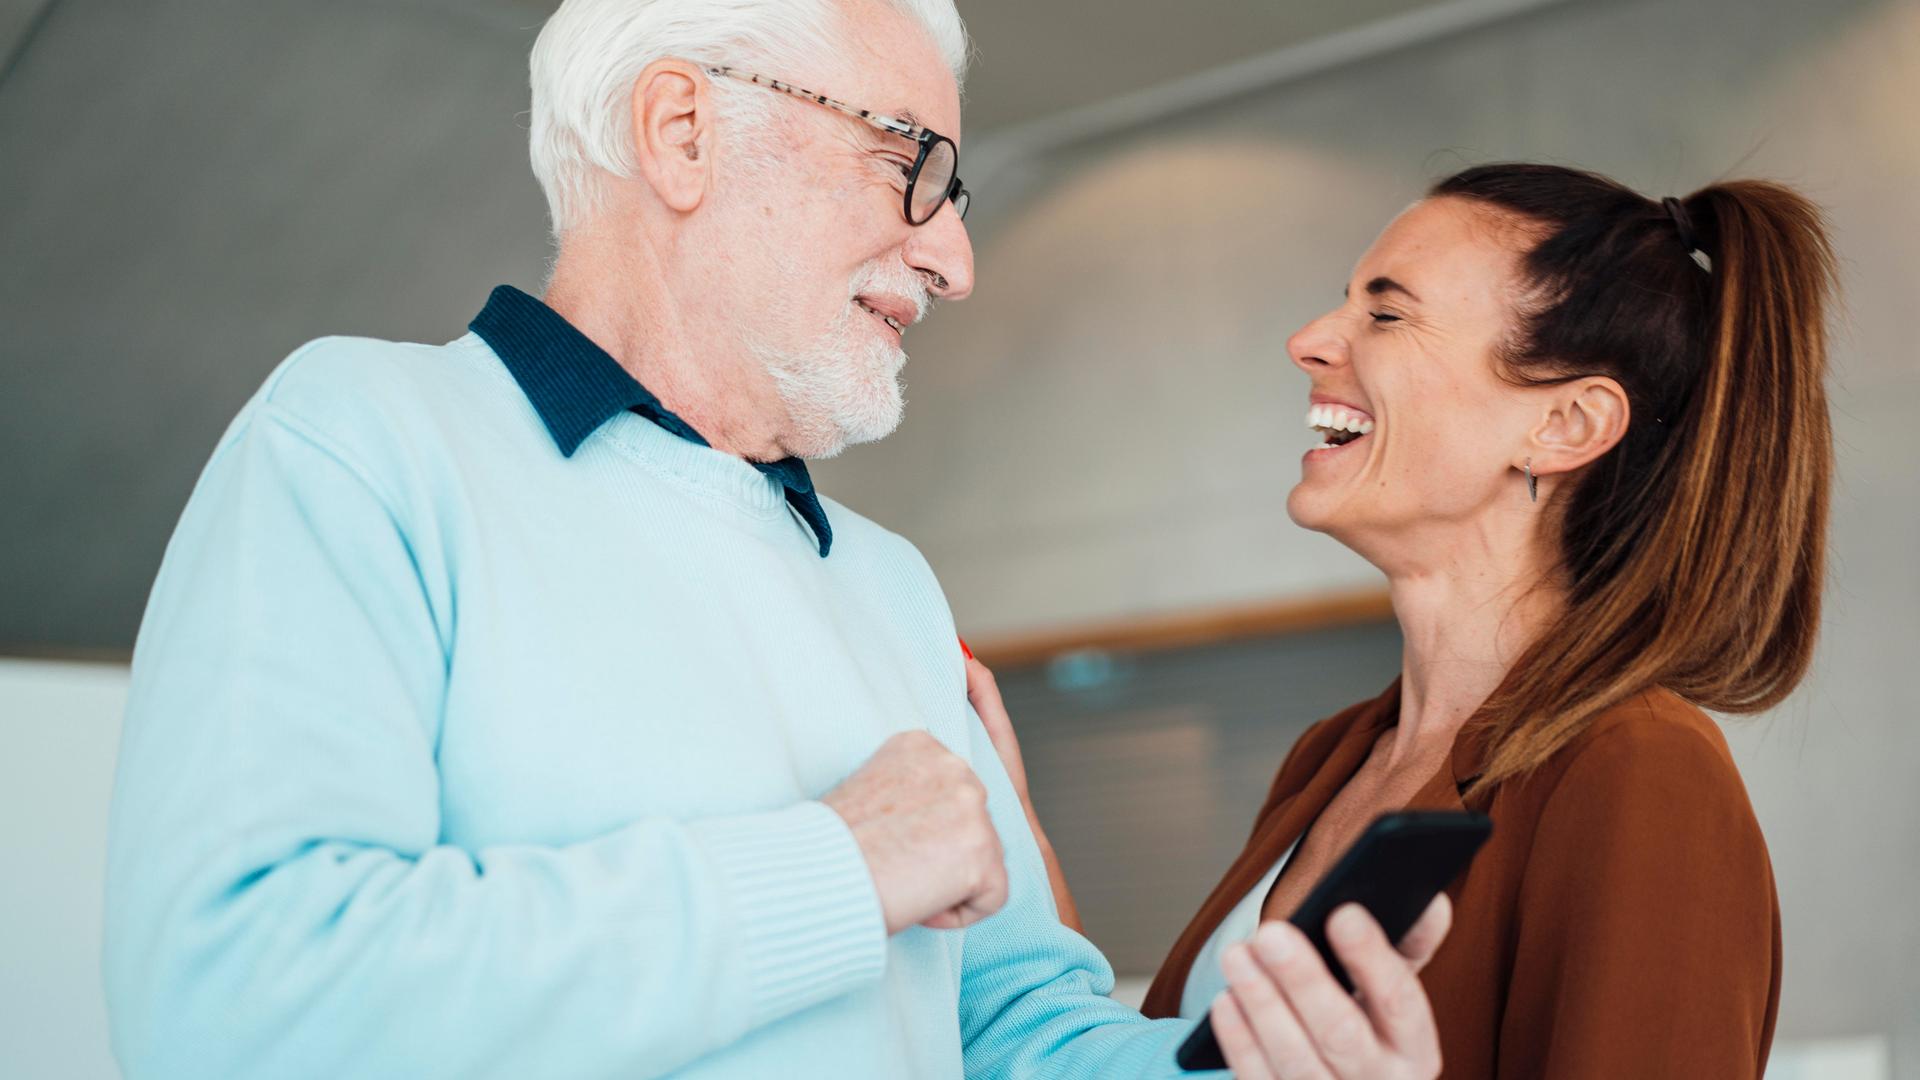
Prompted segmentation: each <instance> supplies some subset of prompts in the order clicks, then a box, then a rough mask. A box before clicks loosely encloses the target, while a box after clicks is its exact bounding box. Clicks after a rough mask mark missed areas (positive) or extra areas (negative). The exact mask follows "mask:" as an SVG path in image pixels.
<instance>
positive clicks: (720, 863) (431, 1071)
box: [105, 334, 1190, 1080]
mask: <svg viewBox="0 0 1920 1080" xmlns="http://www.w3.org/2000/svg"><path fill="white" fill-rule="evenodd" d="M828 512H829V514H830V515H831V518H832V521H833V525H834V529H835V546H834V549H833V553H832V556H831V557H830V558H825V559H823V558H821V557H820V555H819V553H818V551H817V550H816V548H815V547H814V546H813V542H812V538H811V536H810V535H809V534H808V533H807V532H805V530H804V529H803V528H802V527H801V525H800V524H799V522H798V521H797V520H796V519H795V518H794V517H793V515H792V513H791V512H790V511H789V509H788V508H787V505H786V501H785V498H784V496H783V492H782V489H781V488H780V486H779V485H778V484H777V483H776V482H775V481H773V480H771V479H769V478H768V477H767V476H764V475H762V474H761V473H759V472H756V471H755V470H754V469H752V468H751V467H750V466H748V465H747V464H746V463H745V462H742V461H740V460H738V459H736V458H732V457H729V456H727V455H725V454H722V453H720V452H718V451H714V450H711V449H708V448H705V447H701V446H698V445H696V444H694V443H690V442H687V441H684V440H681V439H679V438H676V437H675V436H673V435H670V434H668V433H667V432H665V431H663V430H661V429H660V428H658V427H655V426H654V425H653V424H652V423H649V422H648V421H646V420H644V419H641V418H640V417H638V416H635V415H632V414H630V413H626V414H622V415H620V416H618V417H616V418H615V419H613V420H611V421H609V422H608V423H607V424H606V425H604V426H603V427H601V428H600V429H599V430H598V431H596V432H595V433H594V434H593V435H592V436H590V437H589V438H588V439H587V441H586V442H585V443H584V444H583V445H582V446H581V447H580V448H579V450H578V451H577V453H576V454H575V455H574V456H573V457H572V458H566V457H563V456H562V455H561V454H560V453H559V452H558V451H557V450H556V449H555V447H554V444H553V442H552V441H551V439H550V438H549V436H548V434H547V432H546V431H545V430H544V429H543V427H542V424H541V422H540V420H539V418H538V417H537V416H536V414H535V412H534V411H533V409H532V407H531V406H530V405H529V404H528V402H527V400H526V398H525V396H524V395H523V394H522V393H521V392H520V389H519V388H518V386H516V384H515V383H514V382H513V380H512V378H511V377H510V376H509V375H508V374H507V372H506V371H505V370H504V369H503V367H502V365H501V361H500V359H499V358H498V357H497V356H496V355H495V354H494V352H493V351H492V350H491V349H489V348H488V346H487V345H486V344H485V343H484V342H483V341H481V340H480V339H479V338H478V337H476V336H473V335H471V334H470V335H468V336H466V337H464V338H462V339H460V340H458V341H455V342H453V343H451V344H449V345H446V346H438V347H434V346H425V345H409V344H394V343H389V342H381V341H369V340H359V339H343V338H330V339H325V340H322V341H318V342H314V343H312V344H310V345H308V346H306V347H305V348H302V349H301V350H300V351H298V352H297V353H295V354H294V355H293V356H292V357H291V358H289V359H288V360H287V361H286V362H285V363H284V364H282V365H281V367H280V368H279V369H278V370H277V371H276V372H275V373H274V375H273V376H272V377H271V378H270V379H269V380H268V381H267V383H266V384H265V386H264V387H263V388H262V389H261V390H260V392H259V393H258V394H257V395H256V396H255V398H254V399H253V401H252V402H250V403H249V404H248V405H247V407H246V408H245V409H244V411H242V413H241V414H240V416H239V417H238V418H237V419H236V420H235V421H234V424H233V426H232V427H231V429H230V430H229V431H228V432H227V434H226V435H225V437H223V438H222V439H221V441H220V444H219V446H218V448H217V449H216V450H215V452H214V455H213V458H212V460H211V462H210V463H209V464H208V466H207V469H206V472H205V473H204V474H203V475H202V477H201V479H200V482H199V485H198V486H197V488H196V489H195V491H194V494H193V498H192V500H191V502H190V503H189V505H188V507H187V509H186V512H185V514H184V516H183V517H182V519H181V521H180V525H179V528H178V531H177V532H176V534H175V536H174V538H173V541H172V543H171V545H170V546H169V548H168V550H167V556H166V561H165V564H164V565H163V567H162V569H161V572H160V576H159V579H158V581H157V582H156V584H155V586H154V592H153V597H152V600H151V602H150V604H149V606H148V610H147V615H146V620H145V623H144V624H143V626H142V628H141V632H140V639H139V646H138V648H137V650H136V653H135V657H134V669H133V687H132V694H131V699H130V701H129V704H128V710H127V718H126V726H125V735H124V740H123V745H122V748H121V758H120V766H119V776H118V780H117V786H116V790H115V795H114V806H113V824H112V839H111V851H110V857H109V871H108V886H107V892H108V896H107V927H106V931H107V936H106V962H105V966H106V983H107V993H108V1002H109V1006H110V1009H111V1018H112V1032H113V1041H114V1048H115V1051H116V1053H117V1054H118V1055H119V1058H120V1061H121V1063H122V1065H123V1067H124V1068H125V1070H126V1072H127V1075H128V1076H129V1077H131V1078H133V1080H140V1078H144V1077H194V1078H211V1077H226V1076H265V1077H301V1076H312V1077H329V1078H334V1077H377V1076H391V1077H407V1078H419V1077H433V1076H447V1077H476V1076H502V1077H540V1078H547V1077H570V1076H621V1077H642V1076H656V1075H664V1074H670V1073H671V1074H676V1075H684V1076H698V1077H722V1076H724V1077H752V1078H756V1080H758V1078H764V1077H814V1076H817V1077H834V1078H859V1077H875V1078H889V1080H892V1078H906V1077H953V1076H959V1075H961V1073H962V1063H963V1061H964V1067H965V1072H966V1074H967V1075H969V1076H979V1077H1001V1076H1008V1077H1012V1076H1088V1077H1094V1076H1098V1077H1120V1076H1134V1075H1158V1074H1163V1073H1166V1074H1170V1073H1172V1072H1173V1065H1172V1057H1173V1048H1174V1046H1175V1045H1176V1044H1177V1043H1178V1042H1179V1040H1180V1039H1181V1038H1182V1036H1183V1035H1184V1033H1185V1031H1186V1030H1187V1028H1188V1027H1189V1026H1190V1025H1189V1024H1187V1023H1185V1022H1182V1021H1161V1022H1149V1021H1145V1020H1143V1019H1142V1018H1141V1017H1140V1016H1139V1014H1137V1013H1135V1012H1133V1011H1131V1010H1129V1009H1126V1008H1123V1007H1121V1006H1119V1005H1117V1004H1115V1003H1113V1002H1112V1001H1111V1000H1109V999H1107V998H1106V997H1105V996H1104V994H1105V993H1106V992H1107V991H1108V990H1109V989H1110V987H1111V982H1112V975H1111V972H1110V971H1109V969H1108V966H1107V964H1106V962H1105V960H1104V959H1103V958H1102V957H1101V956H1100V954H1099V953H1098V952H1097V951H1096V950H1095V949H1094V948H1093V947H1092V946H1091V945H1090V944H1089V943H1088V942H1087V941H1085V940H1084V939H1083V938H1081V937H1079V936H1078V935H1076V934H1074V933H1072V932H1070V931H1068V930H1066V929H1064V928H1063V927H1062V926H1061V925H1060V924H1059V922H1058V920H1057V919H1056V917H1055V912H1054V908H1053V904H1052V898H1051V894H1050V892H1049V890H1048V887H1047V880H1046V874H1045V870H1044V868H1043V865H1042V863H1041V859H1040V856H1039V854H1038V852H1037V850H1036V848H1035V846H1034V842H1033V839H1032V836H1031V835H1030V834H1029V833H1028V831H1027V829H1026V825H1025V822H1024V819H1023V816H1022V813H1021V810H1020V807H1019V804H1018V801H1017V799H1016V797H1015V796H1014V794H1013V792H1012V789H1011V787H1010V785H1009V783H1008V781H1007V777H1006V774H1005V773H1004V771H1003V770H1002V768H1001V766H1000V763H999V761H998V759H997V758H996V757H995V755H994V753H993V751H992V748H991V746H990V744H989V743H988V741H987V739H986V736H985V734H984V732H983V730H982V729H981V727H980V724H979V721H978V720H977V718H975V717H974V716H973V714H972V711H971V710H970V709H969V707H968V706H967V703H966V700H965V689H964V674H963V671H962V668H961V660H960V656H959V653H958V650H957V648H956V645H955V642H954V629H953V624H952V618H951V615H950V614H949V612H948V609H947V606H946V603H945V600H944V598H943V597H942V595H941V592H940V589H939V586H938V584H937V583H936V582H935V581H934V578H933V575H932V573H931V572H930V571H929V569H928V567H927V565H926V563H925V562H924V561H923V560H922V559H921V557H920V555H919V553H918V552H916V551H915V550H914V548H913V547H912V546H911V545H909V544H908V543H907V542H906V541H904V540H902V539H900V538H899V537H897V536H895V535H893V534H891V533H889V532H887V531H885V530H883V529H881V528H879V527H878V526H875V525H874V524H872V523H871V522H868V521H866V520H864V519H862V518H860V517H859V516H858V515H856V514H854V513H852V512H851V511H849V510H847V509H846V508H844V507H841V506H839V505H837V504H831V503H830V504H828ZM913 727H924V728H926V729H928V730H930V731H931V732H933V733H934V734H935V735H936V736H938V737H939V738H940V739H941V741H942V742H944V743H945V744H946V745H947V746H948V747H949V748H950V749H952V750H953V751H955V752H956V753H959V754H962V755H964V756H966V757H968V758H969V759H970V760H971V761H972V762H973V764H974V766H975V768H976V769H977V770H978V771H979V773H980V775H981V777H982V779H983V780H984V781H985V782H986V784H987V787H988V790H989V792H990V795H991V805H992V812H993V817H994V821H995V823H996V824H997V825H998V827H999V831H1000V835H1001V838H1002V840H1003V841H1004V843H1005V846H1006V852H1007V863H1008V872H1009V875H1010V877H1011V897H1010V899H1009V901H1008V903H1007V906H1006V908H1005V909H1004V910H1003V911H1002V912H1000V913H999V914H998V915H995V916H993V917H992V918H989V919H987V920H986V921H984V922H982V923H980V924H978V925H977V926H975V927H974V928H972V929H969V930H966V931H933V930H926V929H918V928H916V929H912V930H908V931H906V932H904V933H901V934H897V935H894V936H892V937H888V936H887V934H886V931H885V928H884V925H883V923H882V920H881V914H880V909H879V904H878V901H877V898H876V896H875V893H874V889H873V884H872V881H871V879H870V877H869V876H868V874H867V870H866V866H865V863H864V862H863V860H862V858H861V856H860V852H859V849H858V848H857V846H856V845H855V844H854V841H853V839H852V836H851V834H850V833H849V831H848V830H847V828H846V826H845V825H844V823H842V822H841V820H840V819H839V817H838V816H837V815H835V814H834V813H833V812H832V811H831V810H829V809H828V808H827V807H826V806H824V805H823V804H821V803H820V802H818V801H816V800H818V798H819V797H820V796H821V795H822V794H823V793H825V792H827V791H829V790H831V789H832V788H833V787H834V786H835V785H837V784H838V783H839V782H840V781H841V780H843V779H844V778H845V777H846V776H847V775H848V774H850V773H851V772H852V771H853V770H854V769H855V768H857V767H858V766H859V765H860V764H861V763H862V762H863V761H865V760H866V758H867V757H868V756H869V755H870V754H872V752H873V751H874V750H875V749H876V748H877V747H878V746H879V745H880V743H881V742H882V741H883V740H884V739H885V738H886V737H887V736H888V735H890V734H893V733H895V732H898V731H901V730H904V729H907V728H913ZM1138 870H1139V872H1140V873H1143V874H1144V873H1149V872H1150V871H1151V868H1149V867H1139V868H1138Z"/></svg>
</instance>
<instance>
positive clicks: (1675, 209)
mask: <svg viewBox="0 0 1920 1080" xmlns="http://www.w3.org/2000/svg"><path fill="white" fill-rule="evenodd" d="M1660 205H1661V206H1663V207H1665V208H1666V211H1667V216H1668V217H1669V218H1672V219H1673V227H1674V228H1675V229H1677V230H1679V232H1680V245H1681V246H1682V247H1684V248H1686V249H1687V255H1688V256H1689V257H1691V258H1692V259H1693V261H1694V262H1696V263H1699V264H1700V269H1702V270H1705V271H1706V272H1707V273H1709V274H1711V273H1713V263H1712V262H1711V261H1710V260H1709V259H1708V258H1707V253H1706V252H1704V251H1702V250H1700V238H1699V237H1697V236H1695V235H1694V232H1693V215H1691V214H1689V213H1687V205H1686V204H1685V203H1683V202H1681V201H1680V200H1679V199H1676V198H1674V197H1673V196H1671V195H1669V196H1667V197H1666V198H1664V199H1661V200H1660Z"/></svg>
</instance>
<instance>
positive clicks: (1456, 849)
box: [1174, 810, 1493, 1070]
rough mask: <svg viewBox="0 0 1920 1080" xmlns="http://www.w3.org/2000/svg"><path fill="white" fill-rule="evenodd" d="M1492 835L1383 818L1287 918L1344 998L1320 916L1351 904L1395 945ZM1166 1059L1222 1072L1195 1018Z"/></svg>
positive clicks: (1442, 821)
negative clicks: (1310, 944)
mask: <svg viewBox="0 0 1920 1080" xmlns="http://www.w3.org/2000/svg"><path fill="white" fill-rule="evenodd" d="M1492 833H1493V822H1492V821H1491V820H1490V819H1489V818H1487V817H1486V815H1484V814H1471V813H1462V812H1460V811H1452V810H1407V811H1402V812H1400V813H1397V814H1386V815H1384V816H1382V817H1380V818H1379V819H1378V820H1376V821H1374V823H1373V824H1372V825H1369V826H1367V831H1366V832H1364V833H1362V834H1360V839H1358V840H1356V841H1354V843H1353V846H1352V847H1350V848H1348V849H1347V853H1346V854H1345V855H1342V856H1341V857H1340V861H1339V862H1337V863H1335V864H1333V869H1331V870H1329V871H1327V876H1326V877H1323V878H1321V879H1320V883H1319V884H1318V885H1315V886H1314V887H1313V892H1311V893H1309V894H1308V895H1307V898H1306V899H1305V900H1303V901H1301V903H1300V906H1299V907H1298V908H1297V909H1295V910H1294V913H1293V914H1291V915H1289V916H1287V921H1288V922H1290V923H1292V924H1293V925H1295V926H1297V927H1299V928H1300V932H1301V933H1303V934H1305V935H1307V940H1308V941H1311V942H1313V947H1314V948H1315V949H1317V950H1319V953H1320V958H1321V959H1322V960H1324V961H1326V964H1327V970H1328V971H1330V972H1332V973H1333V977H1334V978H1336V979H1338V980H1340V985H1341V986H1344V987H1346V988H1347V991H1348V992H1349V993H1351V992H1352V990H1353V980H1352V979H1350V978H1348V977H1347V969H1346V968H1345V967H1344V966H1342V965H1341V963H1340V959H1339V957H1337V956H1335V955H1334V952H1333V947H1332V946H1331V945H1329V944H1328V943H1327V917H1328V916H1329V915H1332V914H1333V912H1334V910H1335V909H1336V908H1338V907H1339V906H1340V905H1342V904H1359V905H1360V906H1361V907H1363V908H1366V909H1367V911H1368V913H1370V914H1371V915H1372V916H1373V918H1374V921H1376V922H1378V923H1379V924H1380V929H1381V930H1383V931H1385V932H1386V935H1387V940H1389V941H1399V940H1400V939H1401V938H1402V937H1403V936H1405V935H1406V932H1407V931H1409V930H1411V929H1413V924H1414V923H1415V922H1416V921H1417V920H1418V919H1419V918H1420V915H1421V913H1422V912H1424V911H1426V910H1427V905H1428V904H1429V903H1431V902H1432V901H1433V898H1434V897H1435V896H1437V895H1439V893H1440V891H1441V890H1442V889H1445V888H1446V887H1447V886H1448V885H1449V884H1451V883H1452V882H1453V879H1454V878H1457V877H1459V876H1460V874H1461V872H1462V871H1464V870H1465V869H1466V868H1467V864H1468V863H1470V862H1472V861H1473V855H1474V852H1476V851H1479V850H1480V845H1481V844H1484V843H1486V840H1487V837H1488V836H1489V835H1491V834H1492ZM1174 1062H1175V1063H1176V1064H1178V1065H1179V1066H1180V1067H1181V1068H1183V1069H1188V1070H1197V1069H1224V1068H1226V1067H1227V1059H1226V1058H1225V1057H1223V1056H1222V1055H1221V1053H1220V1043H1219V1041H1218V1040H1216V1039H1215V1038H1214V1037H1213V1020H1212V1018H1211V1017H1201V1018H1200V1026H1199V1027H1197V1028H1194V1029H1193V1034H1191V1035H1189V1036H1187V1041H1186V1042H1183V1043H1181V1044H1180V1049H1179V1051H1178V1052H1177V1053H1176V1054H1174Z"/></svg>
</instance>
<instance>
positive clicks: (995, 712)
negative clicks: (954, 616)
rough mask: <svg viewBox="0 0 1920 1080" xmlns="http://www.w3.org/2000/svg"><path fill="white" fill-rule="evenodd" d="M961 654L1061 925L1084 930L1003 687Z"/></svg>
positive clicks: (978, 710)
mask: <svg viewBox="0 0 1920 1080" xmlns="http://www.w3.org/2000/svg"><path fill="white" fill-rule="evenodd" d="M960 648H961V651H963V652H965V653H966V656H967V700H968V701H969V702H971V703H972V704H973V711H974V712H975V713H977V714H979V716H980V723H981V724H982V725H983V726H984V727H985V728H986V729H987V738H989V739H991V740H992V741H993V752H994V753H995V754H998V755H999V757H1000V764H1001V765H1002V766H1004V767H1005V768H1006V770H1007V778H1008V779H1010V780H1012V781H1013V790H1014V793H1015V794H1017V795H1019V796H1020V808H1021V809H1022V810H1024V811H1026V815H1027V828H1028V829H1029V830H1031V831H1032V832H1033V842H1034V843H1035V844H1036V845H1038V846H1039V848H1040V858H1041V859H1042V860H1043V861H1044V862H1045V863H1046V864H1047V883H1048V884H1049V885H1050V886H1051V887H1052V889H1053V906H1054V907H1056V908H1058V909H1059V911H1060V921H1061V922H1062V923H1065V924H1066V925H1067V926H1068V927H1069V928H1071V929H1073V930H1076V931H1077V930H1079V929H1080V909H1079V907H1078V906H1076V905H1075V904H1074V902H1073V893H1072V891H1070V890H1069V889H1068V888H1067V874H1066V871H1064V870H1062V869H1061V868H1060V858H1059V856H1057V855H1055V854H1054V853H1053V843H1052V841H1049V840H1048V839H1047V831H1046V830H1045V829H1042V828H1041V827H1040V815H1038V814H1036V813H1034V812H1033V799H1032V798H1030V797H1029V796H1028V794H1027V766H1026V763H1025V762H1024V761H1022V760H1021V758H1020V740H1019V738H1018V737H1017V736H1015V735H1014V733H1013V718H1012V717H1010V716H1008V715H1007V706H1006V703H1005V702H1003V701H1001V700H1000V686H999V684H998V683H996V682H994V680H993V672H991V671H988V670H987V665H985V664H983V663H981V662H980V661H978V660H975V659H974V658H973V650H972V649H969V648H967V643H966V641H965V640H964V639H963V640H962V641H961V642H960Z"/></svg>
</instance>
